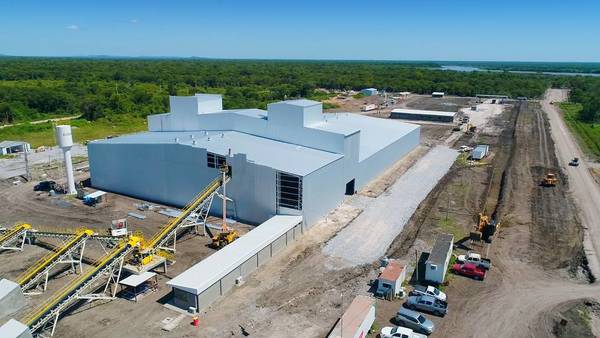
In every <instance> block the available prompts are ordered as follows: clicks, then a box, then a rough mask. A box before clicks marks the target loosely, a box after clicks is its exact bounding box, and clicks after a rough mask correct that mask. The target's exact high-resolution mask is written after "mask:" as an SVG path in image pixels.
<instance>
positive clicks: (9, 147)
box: [0, 141, 31, 155]
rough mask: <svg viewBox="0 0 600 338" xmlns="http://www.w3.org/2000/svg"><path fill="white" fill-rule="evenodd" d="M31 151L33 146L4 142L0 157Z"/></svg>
mask: <svg viewBox="0 0 600 338" xmlns="http://www.w3.org/2000/svg"><path fill="white" fill-rule="evenodd" d="M30 150H31V145H30V144H29V143H27V142H22V141H2V142H0V155H8V154H14V153H25V152H27V153H28V152H29V151H30Z"/></svg>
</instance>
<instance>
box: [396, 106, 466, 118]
mask: <svg viewBox="0 0 600 338" xmlns="http://www.w3.org/2000/svg"><path fill="white" fill-rule="evenodd" d="M394 113H401V114H409V115H430V116H447V117H454V116H456V114H457V113H456V112H451V111H436V110H419V109H404V108H397V109H392V114H394Z"/></svg>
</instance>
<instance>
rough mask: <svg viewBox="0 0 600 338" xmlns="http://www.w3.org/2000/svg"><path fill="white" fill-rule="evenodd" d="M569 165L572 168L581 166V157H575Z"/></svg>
mask: <svg viewBox="0 0 600 338" xmlns="http://www.w3.org/2000/svg"><path fill="white" fill-rule="evenodd" d="M569 165H570V166H572V167H578V166H579V157H573V159H572V160H571V162H569Z"/></svg>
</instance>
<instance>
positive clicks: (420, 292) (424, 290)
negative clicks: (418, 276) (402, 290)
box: [410, 285, 447, 302]
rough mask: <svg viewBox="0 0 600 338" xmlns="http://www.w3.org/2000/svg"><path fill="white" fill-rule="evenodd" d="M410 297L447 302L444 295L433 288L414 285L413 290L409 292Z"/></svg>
mask: <svg viewBox="0 0 600 338" xmlns="http://www.w3.org/2000/svg"><path fill="white" fill-rule="evenodd" d="M410 296H431V297H433V298H435V299H437V300H441V301H442V302H445V301H447V297H446V294H445V293H443V292H442V291H440V290H439V289H437V288H434V287H433V286H431V285H429V286H422V285H416V286H415V289H414V290H412V291H411V292H410Z"/></svg>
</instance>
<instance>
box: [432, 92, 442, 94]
mask: <svg viewBox="0 0 600 338" xmlns="http://www.w3.org/2000/svg"><path fill="white" fill-rule="evenodd" d="M431 95H444V92H433V93H431Z"/></svg>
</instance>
